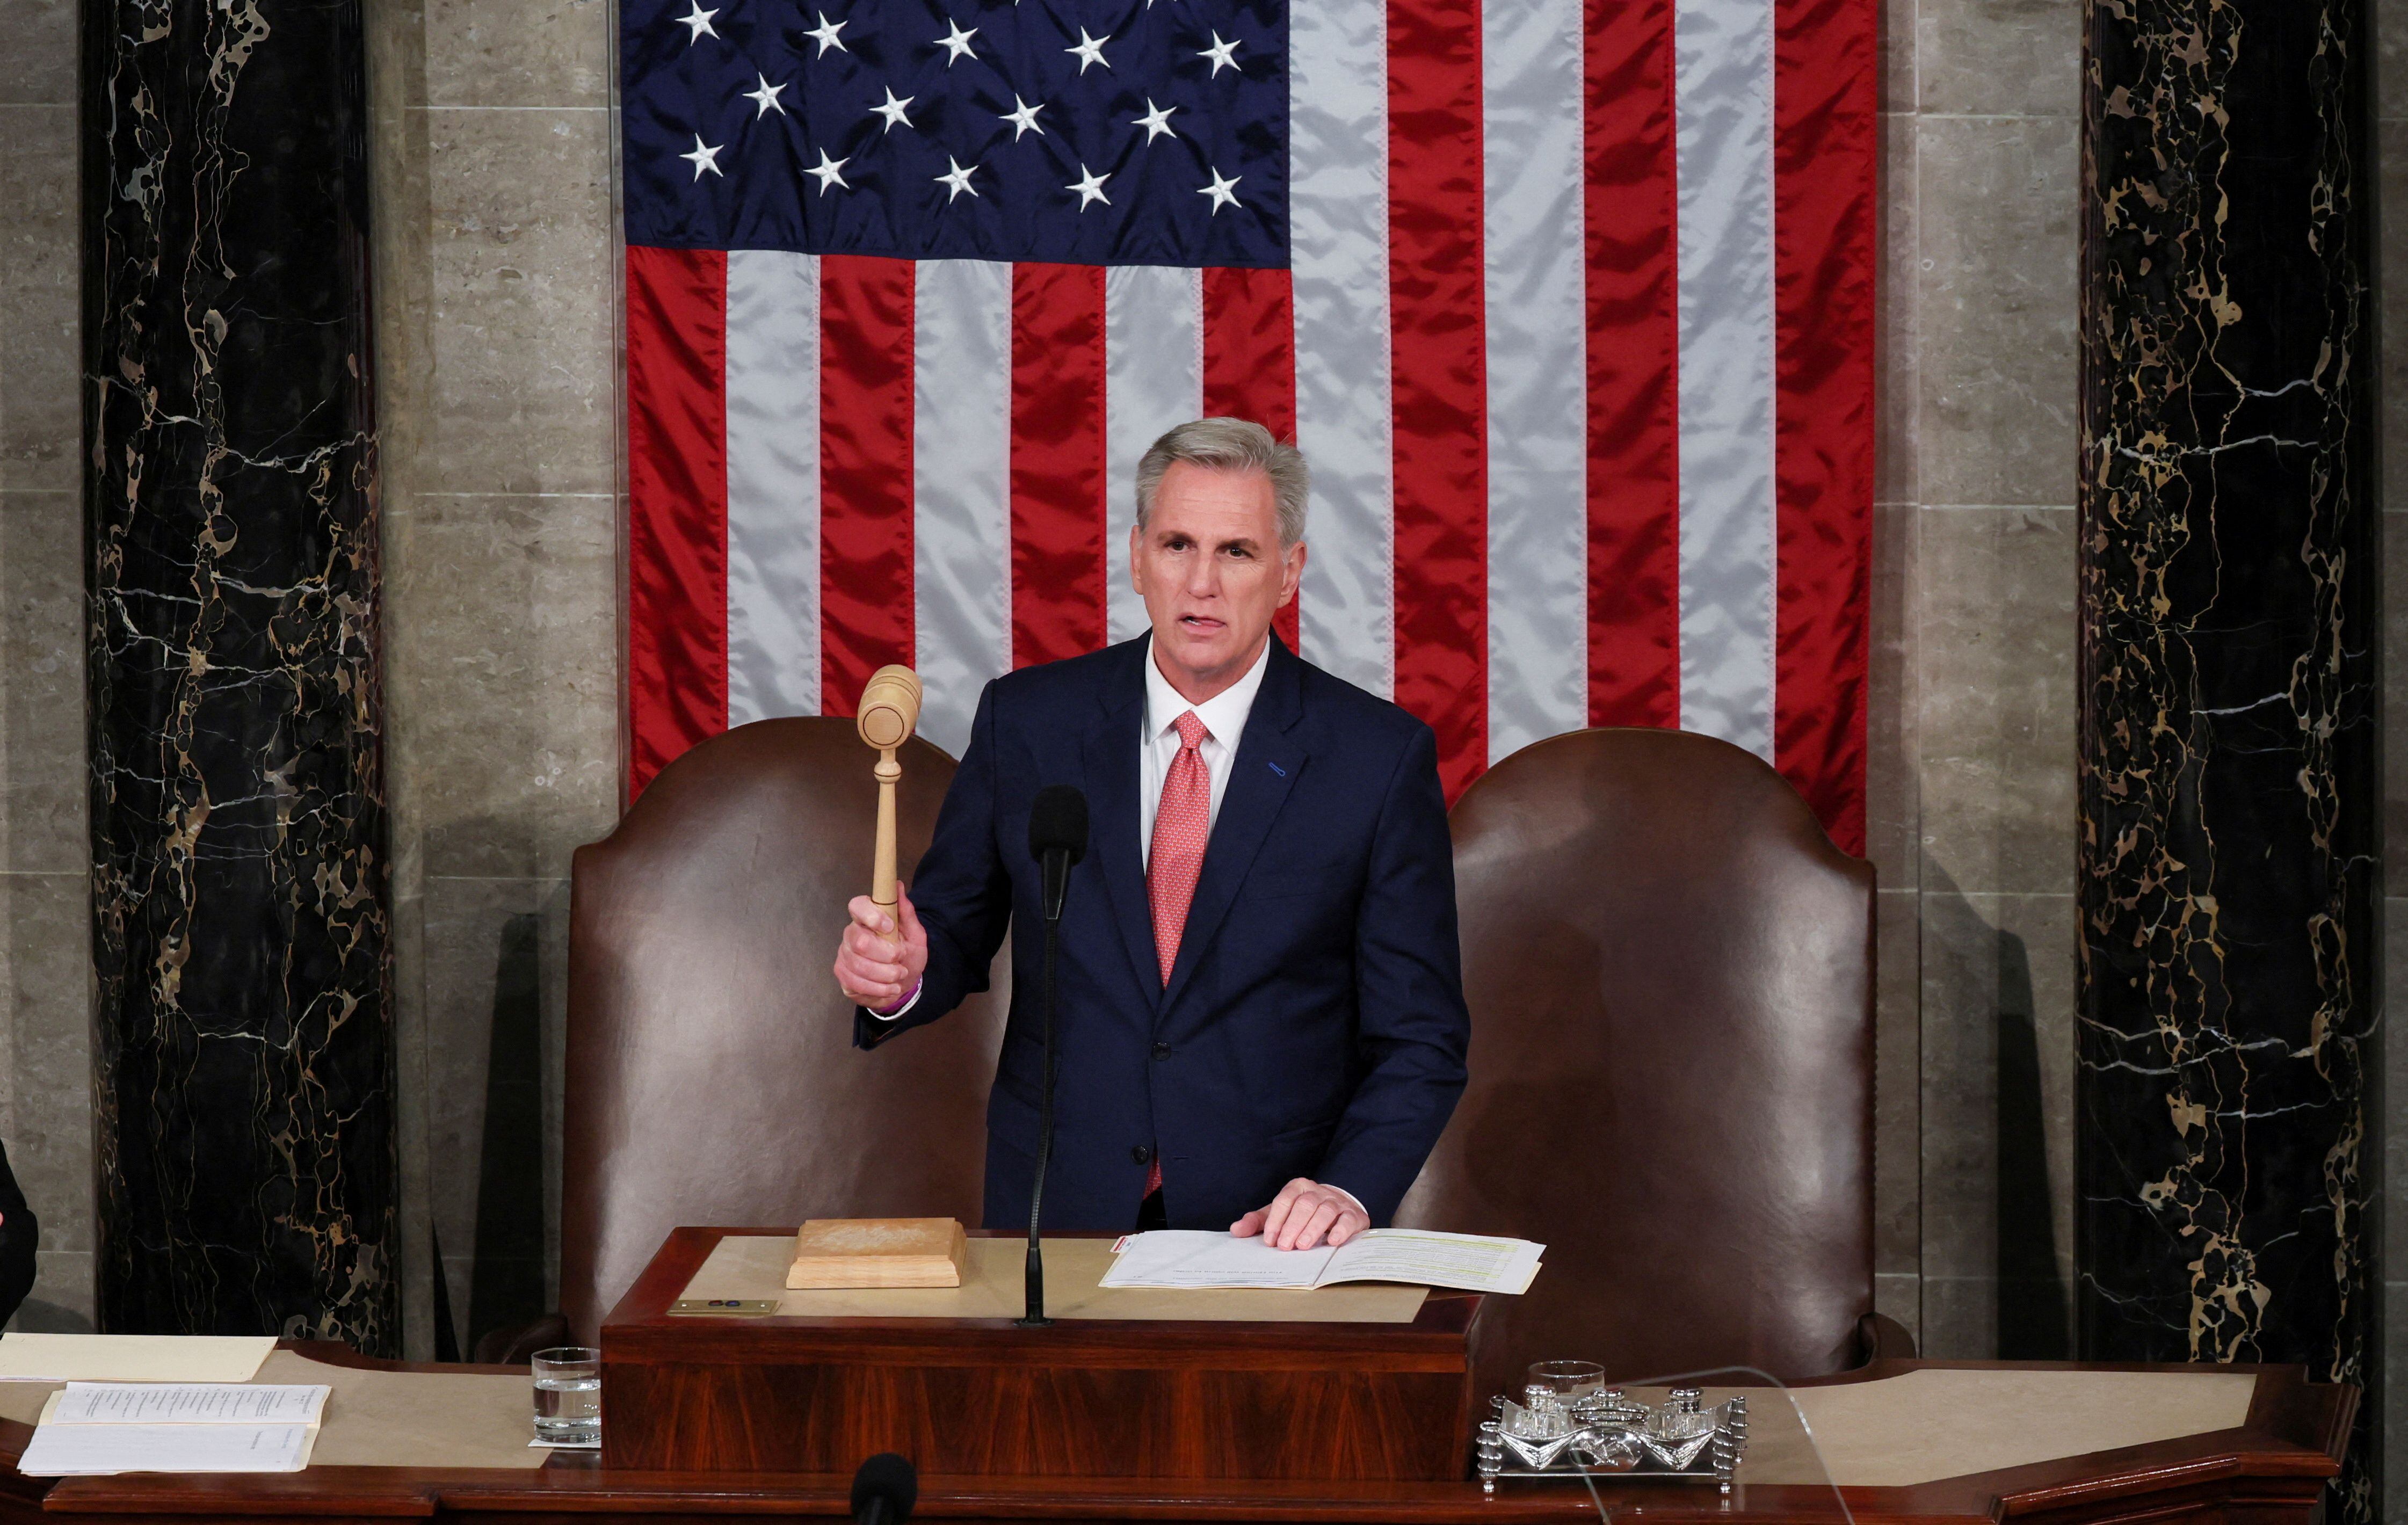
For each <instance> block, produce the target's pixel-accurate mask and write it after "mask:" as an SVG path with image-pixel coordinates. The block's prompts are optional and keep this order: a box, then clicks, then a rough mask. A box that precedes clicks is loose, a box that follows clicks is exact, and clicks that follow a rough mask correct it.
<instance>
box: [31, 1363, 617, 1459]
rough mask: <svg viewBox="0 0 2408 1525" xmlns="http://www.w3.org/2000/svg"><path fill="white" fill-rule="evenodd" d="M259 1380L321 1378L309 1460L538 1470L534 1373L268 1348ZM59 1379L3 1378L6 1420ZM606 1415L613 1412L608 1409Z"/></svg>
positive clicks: (40, 1400)
mask: <svg viewBox="0 0 2408 1525" xmlns="http://www.w3.org/2000/svg"><path fill="white" fill-rule="evenodd" d="M253 1380H254V1381H258V1382H264V1383H275V1382H292V1383H309V1384H319V1383H322V1384H324V1385H325V1386H326V1387H328V1388H331V1389H332V1390H333V1391H331V1392H329V1393H328V1394H327V1395H326V1412H325V1417H324V1418H322V1420H321V1421H320V1423H319V1427H318V1445H317V1448H316V1449H315V1450H314V1451H312V1452H311V1453H310V1456H309V1465H310V1466H312V1467H518V1468H533V1467H539V1466H542V1465H543V1464H544V1462H545V1461H547V1460H549V1459H550V1457H551V1455H552V1452H550V1451H549V1450H539V1449H537V1448H535V1447H530V1446H529V1445H528V1444H527V1442H528V1441H529V1440H532V1439H533V1438H534V1437H535V1386H534V1378H533V1376H532V1375H529V1374H526V1373H523V1372H521V1373H514V1374H511V1375H506V1376H497V1375H493V1374H491V1373H485V1372H459V1373H452V1372H375V1371H362V1370H360V1369H359V1368H357V1367H352V1366H328V1365H325V1364H323V1363H322V1362H319V1361H311V1360H309V1359H308V1357H306V1356H300V1355H295V1354H294V1352H292V1351H290V1350H278V1351H275V1352H273V1353H272V1354H270V1355H269V1356H268V1358H267V1360H266V1361H265V1363H264V1364H262V1365H261V1367H260V1368H259V1375H258V1376H257V1377H255V1378H253ZM62 1387H63V1384H61V1383H57V1382H0V1418H10V1419H14V1420H16V1421H17V1422H18V1423H20V1424H32V1423H33V1422H35V1421H36V1419H38V1418H41V1415H42V1405H43V1404H45V1403H47V1402H49V1401H50V1394H52V1393H54V1392H57V1391H60V1390H62ZM605 1412H608V1410H607V1408H606V1410H605Z"/></svg>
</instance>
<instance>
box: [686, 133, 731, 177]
mask: <svg viewBox="0 0 2408 1525" xmlns="http://www.w3.org/2000/svg"><path fill="white" fill-rule="evenodd" d="M725 147H727V145H726V144H724V143H722V144H721V145H719V148H717V149H714V148H710V147H708V146H706V145H705V144H704V143H703V141H702V135H701V134H700V133H696V134H695V135H694V151H693V152H692V153H681V154H679V155H678V157H679V158H681V159H682V160H684V161H685V162H686V163H687V164H692V165H693V166H694V178H695V179H697V180H698V179H700V178H702V172H703V171H704V170H706V169H707V170H709V171H710V172H711V173H712V174H713V175H718V176H721V177H722V178H724V175H725V171H724V170H722V169H721V168H720V167H719V150H720V149H724V148H725Z"/></svg>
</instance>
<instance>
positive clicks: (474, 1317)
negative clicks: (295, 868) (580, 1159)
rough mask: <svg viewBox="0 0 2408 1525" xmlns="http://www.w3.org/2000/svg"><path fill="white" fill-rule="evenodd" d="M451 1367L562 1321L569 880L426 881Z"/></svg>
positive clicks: (439, 1261)
mask: <svg viewBox="0 0 2408 1525" xmlns="http://www.w3.org/2000/svg"><path fill="white" fill-rule="evenodd" d="M426 886H427V897H428V903H429V904H428V911H427V915H426V919H425V924H426V948H425V951H426V991H425V1012H426V1021H427V1027H428V1035H429V1041H430V1048H432V1050H433V1062H430V1065H429V1074H428V1077H427V1078H428V1085H429V1088H430V1094H429V1096H428V1098H427V1115H428V1132H429V1139H428V1144H429V1147H428V1151H427V1155H428V1176H429V1179H428V1196H429V1198H430V1202H431V1206H432V1209H433V1210H432V1212H431V1214H430V1215H429V1222H428V1225H427V1239H426V1243H425V1245H424V1247H423V1249H424V1251H425V1252H426V1253H427V1255H428V1261H429V1264H430V1266H431V1267H439V1270H438V1271H437V1275H436V1276H435V1277H434V1283H433V1286H432V1288H431V1298H430V1304H431V1313H432V1318H433V1322H434V1323H435V1324H436V1325H437V1327H436V1328H435V1329H433V1330H431V1331H430V1332H429V1334H430V1354H431V1355H432V1356H433V1357H434V1358H435V1359H437V1360H454V1359H466V1357H467V1356H468V1355H469V1354H470V1352H472V1351H473V1350H474V1348H475V1346H476V1341H477V1338H478V1336H480V1335H481V1334H483V1333H486V1332H488V1331H490V1330H493V1329H497V1328H502V1327H505V1326H508V1325H513V1324H523V1323H524V1322H526V1321H527V1320H529V1319H532V1318H538V1317H539V1316H540V1315H542V1314H544V1313H546V1312H549V1311H550V1310H551V1308H552V1305H553V1304H554V1302H555V1301H556V1298H557V1293H556V1291H555V1290H554V1289H555V1284H556V1276H557V1271H556V1266H557V1264H558V1257H559V1245H558V1238H557V1236H558V1233H559V1211H558V1207H559V1202H560V1106H561V1086H560V1076H561V1061H562V1047H563V1045H562V1038H563V1023H564V1020H565V1017H566V970H567V959H566V934H567V930H568V886H567V883H566V881H565V880H516V879H462V878H444V877H433V878H430V879H428V880H427V881H426Z"/></svg>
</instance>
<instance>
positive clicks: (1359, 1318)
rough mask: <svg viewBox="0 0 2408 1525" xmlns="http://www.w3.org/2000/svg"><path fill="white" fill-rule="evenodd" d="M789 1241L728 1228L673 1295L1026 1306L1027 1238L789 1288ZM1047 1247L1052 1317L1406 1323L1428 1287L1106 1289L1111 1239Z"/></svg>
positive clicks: (885, 1314) (830, 1314)
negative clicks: (933, 1262)
mask: <svg viewBox="0 0 2408 1525" xmlns="http://www.w3.org/2000/svg"><path fill="white" fill-rule="evenodd" d="M794 1244H795V1241H794V1238H793V1236H792V1235H790V1234H763V1233H745V1234H733V1233H732V1234H729V1235H727V1236H726V1237H725V1238H723V1239H722V1240H720V1241H719V1243H718V1245H717V1246H715V1247H713V1248H712V1249H711V1252H710V1259H708V1260H706V1261H703V1262H702V1269H700V1270H699V1271H696V1272H695V1274H694V1279H693V1280H692V1281H690V1282H688V1283H687V1284H686V1287H685V1290H683V1291H681V1292H680V1293H678V1296H680V1297H681V1298H704V1299H708V1298H714V1297H719V1298H729V1297H735V1298H773V1299H775V1300H776V1301H777V1304H778V1312H779V1314H780V1316H781V1317H783V1318H1019V1317H1020V1315H1021V1311H1022V1309H1023V1308H1024V1307H1025V1304H1026V1292H1025V1266H1026V1265H1027V1261H1028V1242H1027V1241H1026V1240H1025V1239H973V1240H971V1241H970V1242H969V1261H968V1264H967V1265H966V1266H964V1268H963V1273H962V1284H961V1285H960V1286H959V1287H911V1288H845V1289H841V1290H805V1291H789V1290H787V1289H786V1266H787V1263H788V1261H790V1260H792V1258H793V1252H794ZM1044 1254H1045V1311H1046V1313H1047V1314H1048V1315H1050V1316H1052V1317H1053V1318H1139V1319H1166V1318H1183V1319H1198V1320H1202V1321H1206V1322H1211V1323H1224V1322H1259V1323H1331V1324H1409V1323H1411V1322H1412V1321H1413V1318H1414V1317H1415V1316H1416V1315H1418V1314H1419V1313H1420V1312H1421V1306H1422V1301H1423V1299H1425V1298H1426V1297H1427V1296H1428V1295H1429V1292H1428V1290H1427V1289H1426V1288H1421V1287H1392V1286H1387V1285H1383V1284H1372V1283H1366V1284H1362V1285H1358V1286H1347V1287H1324V1288H1322V1289H1321V1290H1319V1291H1312V1292H1267V1291H1261V1290H1253V1289H1244V1290H1174V1289H1168V1288H1139V1287H1124V1288H1103V1287H1098V1286H1097V1285H1096V1284H1097V1282H1098V1281H1100V1280H1102V1279H1103V1276H1104V1273H1105V1272H1106V1271H1108V1270H1110V1269H1111V1263H1112V1242H1111V1240H1109V1239H1049V1240H1047V1241H1046V1242H1045V1250H1044ZM697 1317H709V1316H708V1315H700V1316H697Z"/></svg>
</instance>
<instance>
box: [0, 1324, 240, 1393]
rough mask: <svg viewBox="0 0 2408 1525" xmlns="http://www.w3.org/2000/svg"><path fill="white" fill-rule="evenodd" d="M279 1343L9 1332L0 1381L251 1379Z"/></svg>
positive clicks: (2, 1341) (0, 1353) (233, 1337)
mask: <svg viewBox="0 0 2408 1525" xmlns="http://www.w3.org/2000/svg"><path fill="white" fill-rule="evenodd" d="M275 1348H276V1339H275V1336H273V1335H267V1334H261V1335H250V1334H9V1335H6V1336H0V1381H7V1382H248V1381H250V1380H251V1378H252V1377H254V1376H257V1375H259V1363H260V1362H261V1361H265V1360H266V1359H267V1353H268V1352H269V1351H271V1350H273V1349H275Z"/></svg>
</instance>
